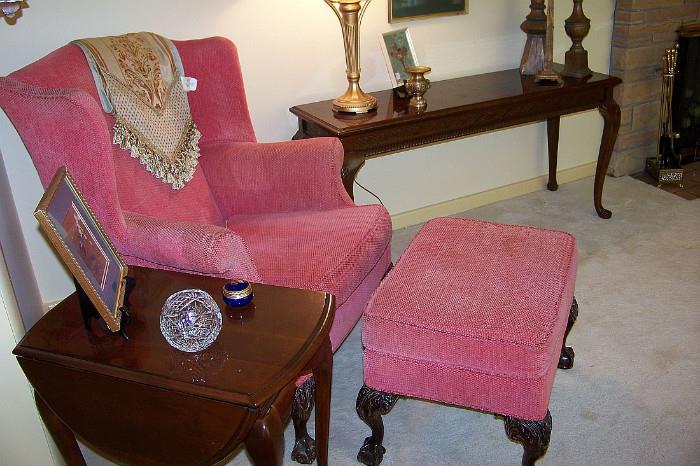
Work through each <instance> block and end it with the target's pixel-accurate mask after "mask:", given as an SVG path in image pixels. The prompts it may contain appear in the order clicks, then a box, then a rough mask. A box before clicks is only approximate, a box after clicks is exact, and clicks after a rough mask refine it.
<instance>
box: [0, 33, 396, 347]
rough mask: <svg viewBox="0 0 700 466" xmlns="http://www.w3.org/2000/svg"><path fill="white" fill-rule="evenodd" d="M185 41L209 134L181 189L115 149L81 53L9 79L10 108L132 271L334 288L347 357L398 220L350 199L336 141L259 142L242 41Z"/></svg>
mask: <svg viewBox="0 0 700 466" xmlns="http://www.w3.org/2000/svg"><path fill="white" fill-rule="evenodd" d="M174 43H175V45H176V47H177V48H178V51H179V53H180V57H181V59H182V62H183V66H184V70H185V74H186V75H188V76H190V77H194V78H196V79H197V80H198V87H197V90H196V91H194V92H190V93H189V94H188V98H189V103H190V108H191V112H192V117H193V119H194V120H195V122H196V124H197V126H198V127H199V129H200V131H201V133H202V138H201V140H200V148H201V157H200V158H199V166H198V167H197V170H196V172H195V175H194V177H193V179H192V180H191V181H189V182H188V183H187V184H186V186H185V187H184V188H183V189H181V190H178V191H175V190H173V189H172V188H171V187H170V186H169V185H167V184H165V183H163V182H161V181H159V180H157V179H156V178H154V177H153V176H152V175H151V174H149V173H148V172H147V171H146V170H145V168H144V167H143V166H141V165H140V163H139V161H138V160H137V159H133V158H131V156H130V154H129V153H128V152H127V151H125V150H122V149H120V148H119V147H118V146H116V145H114V144H112V126H113V125H114V118H113V117H112V116H111V115H108V114H105V113H104V112H103V110H102V106H101V104H100V102H99V98H98V96H97V91H96V88H95V83H94V81H93V77H92V75H91V73H90V71H89V69H88V66H87V63H86V60H85V57H84V55H83V53H82V52H81V51H80V49H79V48H78V47H77V46H75V45H66V46H65V47H62V48H60V49H58V50H56V51H55V52H53V53H51V54H49V55H47V56H46V57H44V58H42V59H40V60H38V61H37V62H35V63H33V64H31V65H28V66H27V67H25V68H23V69H21V70H18V71H16V72H14V73H12V74H11V75H9V76H7V77H2V78H0V106H1V107H2V109H3V110H4V111H5V112H6V113H7V115H8V117H9V118H10V120H11V121H12V123H13V124H14V125H15V127H16V128H17V131H18V133H19V134H20V136H21V138H22V140H23V141H24V143H25V145H26V146H27V150H28V151H29V154H30V155H31V157H32V160H33V162H34V165H35V166H36V169H37V171H38V173H39V177H40V179H41V182H42V184H43V185H44V186H47V185H48V183H49V182H50V181H51V179H52V177H53V175H54V174H55V172H56V170H57V169H58V168H59V167H61V166H66V167H67V168H68V171H69V172H70V174H71V175H72V176H73V178H74V179H75V181H76V184H77V185H78V187H79V188H80V190H81V191H82V192H83V194H84V196H85V198H86V200H87V202H88V204H89V205H90V206H91V207H92V209H93V210H94V212H95V214H96V216H97V218H98V219H99V221H100V222H101V223H102V225H103V226H104V228H105V230H106V231H107V234H108V235H109V236H110V238H111V239H112V240H113V242H114V243H115V245H116V247H117V249H118V250H119V252H120V253H121V254H122V256H123V257H124V258H125V260H126V262H127V263H128V264H130V265H140V266H146V267H152V268H160V269H167V270H180V271H185V272H190V273H197V274H203V275H211V276H217V277H228V278H234V277H235V278H243V279H247V280H251V281H255V282H262V283H268V284H274V285H281V286H291V287H298V288H304V289H310V290H320V291H327V292H331V293H333V294H334V295H335V296H336V312H335V320H334V324H333V327H332V329H331V339H332V343H333V349H336V348H337V347H338V346H339V345H340V343H342V341H343V339H344V338H345V337H346V336H347V334H348V333H349V332H350V330H351V329H352V327H353V326H354V325H355V323H356V322H357V320H358V319H359V317H360V315H361V314H362V311H363V310H364V308H365V305H366V303H367V301H368V299H369V297H370V295H371V294H372V292H373V291H374V290H375V289H376V287H377V285H378V284H379V282H380V280H381V278H382V276H383V273H384V271H385V270H386V269H387V267H388V264H389V260H390V258H389V241H390V239H391V222H390V219H389V216H388V213H387V212H386V210H385V209H384V208H383V207H380V206H363V207H358V206H356V205H355V204H354V203H353V202H352V200H351V199H350V197H349V196H348V194H347V193H346V192H345V189H344V188H343V185H342V181H341V178H340V170H341V167H342V161H343V148H342V145H341V144H340V142H339V141H338V140H337V139H331V138H318V139H310V140H304V141H289V142H279V143H268V144H258V143H257V142H256V139H255V133H254V131H253V126H252V123H251V119H250V115H249V112H248V104H247V102H246V96H245V91H244V87H243V78H242V73H241V67H240V64H239V61H238V54H237V51H236V48H235V46H234V44H233V43H231V42H230V41H229V40H227V39H224V38H220V37H214V38H208V39H201V40H192V41H175V42H174ZM280 111H286V110H285V109H283V108H280Z"/></svg>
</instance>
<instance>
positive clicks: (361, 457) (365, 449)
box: [357, 437, 386, 466]
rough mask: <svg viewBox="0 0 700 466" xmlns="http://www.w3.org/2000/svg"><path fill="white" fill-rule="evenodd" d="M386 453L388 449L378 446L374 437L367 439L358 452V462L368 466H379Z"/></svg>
mask: <svg viewBox="0 0 700 466" xmlns="http://www.w3.org/2000/svg"><path fill="white" fill-rule="evenodd" d="M384 453H386V448H384V446H383V445H377V444H376V443H375V442H374V440H373V439H372V437H365V443H363V444H362V447H361V448H360V451H358V452H357V461H359V462H360V463H362V464H365V465H367V466H378V465H379V464H380V463H381V462H382V459H384Z"/></svg>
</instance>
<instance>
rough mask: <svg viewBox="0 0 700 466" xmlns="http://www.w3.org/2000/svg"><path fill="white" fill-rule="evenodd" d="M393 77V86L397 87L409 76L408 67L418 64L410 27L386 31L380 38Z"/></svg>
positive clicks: (387, 65)
mask: <svg viewBox="0 0 700 466" xmlns="http://www.w3.org/2000/svg"><path fill="white" fill-rule="evenodd" d="M379 41H380V43H381V46H382V52H383V53H384V60H386V67H387V70H388V71H389V78H390V79H391V87H393V88H397V87H399V86H401V85H403V82H404V81H405V80H406V79H408V78H409V74H408V73H407V72H406V67H408V66H416V65H417V64H418V58H416V51H415V49H414V48H413V41H412V40H411V34H410V33H409V32H408V28H403V29H397V30H396V31H390V32H385V33H384V34H382V35H381V37H380V38H379Z"/></svg>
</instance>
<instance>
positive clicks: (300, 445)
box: [292, 378, 316, 464]
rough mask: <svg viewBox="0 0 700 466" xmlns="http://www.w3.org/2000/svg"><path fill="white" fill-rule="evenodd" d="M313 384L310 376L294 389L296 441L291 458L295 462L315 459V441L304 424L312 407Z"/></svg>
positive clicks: (306, 461)
mask: <svg viewBox="0 0 700 466" xmlns="http://www.w3.org/2000/svg"><path fill="white" fill-rule="evenodd" d="M314 396H315V384H314V379H313V378H310V379H308V380H307V381H306V382H304V383H303V384H301V385H300V386H298V387H297V389H296V390H295V391H294V402H293V404H292V422H293V423H294V436H295V438H296V441H295V443H294V448H293V449H292V459H293V460H294V461H296V462H297V463H301V464H311V463H313V462H314V460H315V459H316V442H315V441H314V439H312V438H311V436H310V435H309V432H308V430H307V429H306V424H307V422H308V421H309V418H310V417H311V410H313V408H314Z"/></svg>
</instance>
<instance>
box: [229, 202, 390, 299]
mask: <svg viewBox="0 0 700 466" xmlns="http://www.w3.org/2000/svg"><path fill="white" fill-rule="evenodd" d="M227 226H228V228H230V229H231V230H233V231H234V232H235V233H237V234H238V235H240V236H241V237H242V238H243V239H244V240H245V242H246V244H247V245H248V249H249V251H250V254H251V257H253V261H254V262H255V266H256V267H257V269H258V273H259V274H260V277H261V279H262V281H263V282H264V283H269V284H273V285H280V286H288V287H293V288H304V289H309V290H317V291H326V292H330V293H333V294H334V295H335V298H336V306H337V307H340V306H341V305H342V304H343V303H344V302H345V301H346V300H347V299H348V297H349V296H350V295H351V294H352V293H353V291H355V289H356V288H357V287H358V286H359V285H360V283H361V282H362V281H363V280H364V279H365V277H366V276H367V274H369V272H370V271H371V270H372V269H373V268H374V266H375V265H376V264H377V262H378V261H379V260H380V259H381V258H382V256H383V255H384V252H385V250H386V249H387V246H388V245H389V241H390V239H391V219H390V218H389V215H388V213H387V211H386V209H384V208H383V207H381V206H375V205H369V206H360V207H348V208H340V209H332V210H322V211H318V210H317V211H296V212H283V213H276V214H265V215H235V216H233V217H231V218H229V220H228V222H227Z"/></svg>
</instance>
